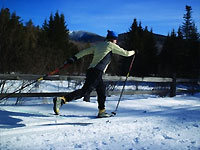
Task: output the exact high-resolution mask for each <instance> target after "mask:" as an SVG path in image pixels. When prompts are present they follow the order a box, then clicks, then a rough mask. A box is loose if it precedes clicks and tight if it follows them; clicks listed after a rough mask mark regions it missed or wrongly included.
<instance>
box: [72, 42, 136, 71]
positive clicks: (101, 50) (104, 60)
mask: <svg viewBox="0 0 200 150" xmlns="http://www.w3.org/2000/svg"><path fill="white" fill-rule="evenodd" d="M90 54H93V59H92V62H91V64H90V66H89V68H96V69H99V70H101V71H103V72H105V71H106V69H107V67H108V65H109V64H110V61H111V56H112V54H118V55H121V56H126V57H128V56H132V55H134V54H135V51H127V50H124V49H123V48H121V47H119V46H118V45H117V44H115V43H112V42H109V41H106V42H100V43H98V44H96V45H95V46H92V47H90V48H87V49H84V50H82V51H80V52H79V53H77V54H76V55H75V57H76V58H77V59H79V58H81V57H83V56H86V55H90Z"/></svg>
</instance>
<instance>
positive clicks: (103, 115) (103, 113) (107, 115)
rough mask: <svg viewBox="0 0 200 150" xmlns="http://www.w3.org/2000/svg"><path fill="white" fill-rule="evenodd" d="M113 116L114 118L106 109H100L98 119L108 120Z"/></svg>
mask: <svg viewBox="0 0 200 150" xmlns="http://www.w3.org/2000/svg"><path fill="white" fill-rule="evenodd" d="M111 116H112V115H111V114H108V113H106V110H105V109H99V113H98V116H97V118H108V117H111Z"/></svg>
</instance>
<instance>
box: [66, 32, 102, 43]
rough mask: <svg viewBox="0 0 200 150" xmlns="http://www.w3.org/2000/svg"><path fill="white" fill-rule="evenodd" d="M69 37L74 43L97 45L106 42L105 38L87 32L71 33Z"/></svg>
mask: <svg viewBox="0 0 200 150" xmlns="http://www.w3.org/2000/svg"><path fill="white" fill-rule="evenodd" d="M69 37H70V39H71V40H73V41H78V42H88V43H95V42H99V41H104V39H105V37H103V36H100V35H98V34H95V33H91V32H87V31H71V32H69Z"/></svg>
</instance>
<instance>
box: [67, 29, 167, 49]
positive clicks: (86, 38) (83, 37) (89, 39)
mask: <svg viewBox="0 0 200 150" xmlns="http://www.w3.org/2000/svg"><path fill="white" fill-rule="evenodd" d="M126 35H127V33H122V34H119V38H118V44H119V45H121V46H123V43H124V39H125V37H126ZM69 37H70V39H71V40H73V41H77V42H86V43H95V42H100V41H104V40H105V37H103V36H100V35H98V34H95V33H91V32H87V31H70V32H69ZM154 38H155V40H156V47H157V48H158V51H159V52H160V51H161V49H162V47H163V44H164V41H165V39H166V38H167V37H166V36H164V35H160V34H154Z"/></svg>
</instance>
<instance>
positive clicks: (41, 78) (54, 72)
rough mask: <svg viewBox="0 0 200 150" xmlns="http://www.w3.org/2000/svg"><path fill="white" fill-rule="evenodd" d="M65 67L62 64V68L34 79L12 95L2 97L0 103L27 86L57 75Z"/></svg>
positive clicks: (65, 65)
mask: <svg viewBox="0 0 200 150" xmlns="http://www.w3.org/2000/svg"><path fill="white" fill-rule="evenodd" d="M67 66H68V64H63V65H62V66H60V67H59V68H57V69H55V70H54V71H52V72H49V73H48V74H45V75H44V76H42V77H40V78H38V79H36V80H35V81H33V82H31V83H29V84H26V85H25V86H23V87H21V88H20V89H18V90H16V91H14V92H12V93H9V94H7V95H6V96H4V97H2V98H1V99H0V101H1V100H3V99H4V98H8V97H9V96H11V95H13V94H15V93H17V92H19V91H21V90H23V89H24V88H26V87H28V86H30V85H32V84H34V83H36V82H39V81H41V80H44V79H45V78H47V77H48V76H50V75H54V74H56V73H58V72H59V71H60V70H62V69H64V68H66V67H67Z"/></svg>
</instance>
